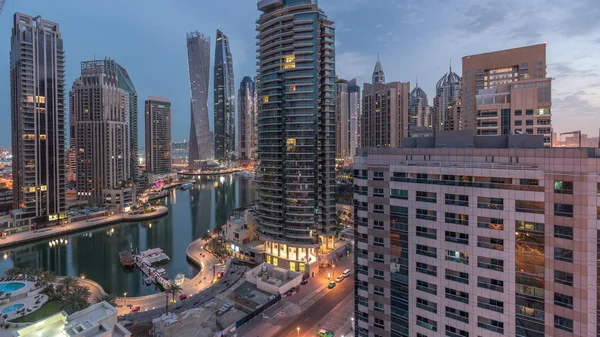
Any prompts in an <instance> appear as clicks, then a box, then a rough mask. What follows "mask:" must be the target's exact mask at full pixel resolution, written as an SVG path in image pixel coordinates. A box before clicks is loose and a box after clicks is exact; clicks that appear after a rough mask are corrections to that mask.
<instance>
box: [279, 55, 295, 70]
mask: <svg viewBox="0 0 600 337" xmlns="http://www.w3.org/2000/svg"><path fill="white" fill-rule="evenodd" d="M295 60H296V56H295V55H294V54H292V55H287V56H284V57H283V60H282V61H283V62H282V63H283V65H282V68H283V69H293V68H296V63H295V62H294V61H295Z"/></svg>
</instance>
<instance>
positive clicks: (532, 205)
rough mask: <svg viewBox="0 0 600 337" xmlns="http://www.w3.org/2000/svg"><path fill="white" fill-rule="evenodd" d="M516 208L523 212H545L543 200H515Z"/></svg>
mask: <svg viewBox="0 0 600 337" xmlns="http://www.w3.org/2000/svg"><path fill="white" fill-rule="evenodd" d="M515 210H516V211H517V212H523V213H533V214H544V213H545V210H544V202H543V201H529V200H515Z"/></svg>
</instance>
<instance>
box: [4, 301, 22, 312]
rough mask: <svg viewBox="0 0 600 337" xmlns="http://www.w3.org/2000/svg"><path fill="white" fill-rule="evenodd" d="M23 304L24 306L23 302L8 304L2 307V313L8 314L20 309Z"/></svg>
mask: <svg viewBox="0 0 600 337" xmlns="http://www.w3.org/2000/svg"><path fill="white" fill-rule="evenodd" d="M24 306H25V304H23V303H18V304H13V305H9V306H8V307H6V308H4V309H2V313H3V314H8V313H11V312H13V311H17V310H19V309H21V308H22V307H24Z"/></svg>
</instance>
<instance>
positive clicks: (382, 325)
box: [375, 317, 385, 329]
mask: <svg viewBox="0 0 600 337" xmlns="http://www.w3.org/2000/svg"><path fill="white" fill-rule="evenodd" d="M375 327H377V328H379V329H385V322H384V320H382V319H381V318H377V317H375Z"/></svg>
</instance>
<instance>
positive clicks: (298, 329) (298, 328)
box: [296, 327, 300, 337]
mask: <svg viewBox="0 0 600 337" xmlns="http://www.w3.org/2000/svg"><path fill="white" fill-rule="evenodd" d="M296 331H297V332H298V337H300V327H297V328H296Z"/></svg>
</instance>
